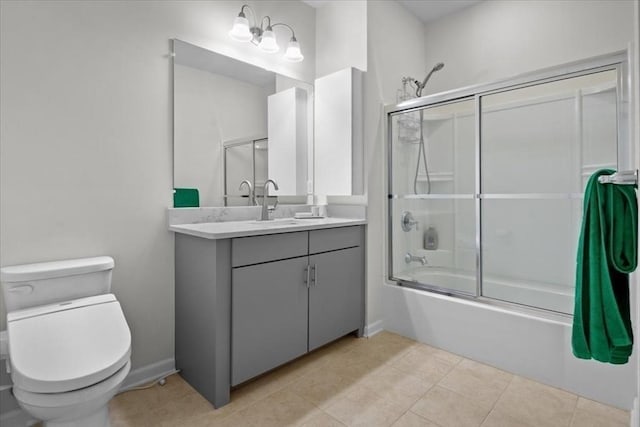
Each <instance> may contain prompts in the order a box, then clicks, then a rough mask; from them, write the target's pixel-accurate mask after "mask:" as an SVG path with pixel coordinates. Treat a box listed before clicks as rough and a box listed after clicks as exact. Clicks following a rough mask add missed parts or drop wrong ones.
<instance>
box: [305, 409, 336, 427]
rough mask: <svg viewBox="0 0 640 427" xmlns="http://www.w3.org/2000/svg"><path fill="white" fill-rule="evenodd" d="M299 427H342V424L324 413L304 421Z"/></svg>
mask: <svg viewBox="0 0 640 427" xmlns="http://www.w3.org/2000/svg"><path fill="white" fill-rule="evenodd" d="M300 427H344V424H342V423H341V422H340V421H338V420H336V419H335V418H333V417H332V416H331V415H329V414H327V413H326V412H319V413H317V414H316V415H314V416H312V417H311V418H309V419H308V420H305V421H304V422H303V423H302V424H300Z"/></svg>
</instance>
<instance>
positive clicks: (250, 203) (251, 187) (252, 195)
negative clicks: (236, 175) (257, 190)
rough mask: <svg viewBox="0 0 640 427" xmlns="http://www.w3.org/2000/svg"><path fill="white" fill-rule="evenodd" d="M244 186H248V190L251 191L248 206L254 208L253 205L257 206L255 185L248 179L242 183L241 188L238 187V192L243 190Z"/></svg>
mask: <svg viewBox="0 0 640 427" xmlns="http://www.w3.org/2000/svg"><path fill="white" fill-rule="evenodd" d="M244 184H246V185H247V188H248V189H249V194H248V196H249V202H248V205H249V206H253V205H255V204H256V196H255V194H254V192H253V185H251V181H249V180H248V179H245V180H244V181H242V182H241V183H240V187H238V190H242V186H243V185H244Z"/></svg>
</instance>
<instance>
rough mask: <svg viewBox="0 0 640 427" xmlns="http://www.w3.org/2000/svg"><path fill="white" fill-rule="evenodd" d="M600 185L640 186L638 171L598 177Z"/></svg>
mask: <svg viewBox="0 0 640 427" xmlns="http://www.w3.org/2000/svg"><path fill="white" fill-rule="evenodd" d="M598 182H599V183H600V184H620V185H636V186H637V185H638V170H637V169H636V170H632V171H620V172H615V173H614V174H611V175H602V176H600V177H598Z"/></svg>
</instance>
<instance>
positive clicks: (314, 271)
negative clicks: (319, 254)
mask: <svg viewBox="0 0 640 427" xmlns="http://www.w3.org/2000/svg"><path fill="white" fill-rule="evenodd" d="M311 271H313V278H312V279H311V283H312V284H313V286H316V285H317V284H318V269H317V265H316V264H313V267H311Z"/></svg>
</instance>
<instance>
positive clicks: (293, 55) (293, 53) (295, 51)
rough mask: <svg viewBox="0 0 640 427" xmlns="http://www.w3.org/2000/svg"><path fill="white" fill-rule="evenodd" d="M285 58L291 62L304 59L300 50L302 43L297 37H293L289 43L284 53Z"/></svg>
mask: <svg viewBox="0 0 640 427" xmlns="http://www.w3.org/2000/svg"><path fill="white" fill-rule="evenodd" d="M284 59H286V60H287V61H290V62H300V61H302V60H303V59H304V56H303V55H302V52H300V43H298V40H296V38H295V37H291V40H290V41H289V44H288V45H287V51H286V52H285V54H284Z"/></svg>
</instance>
